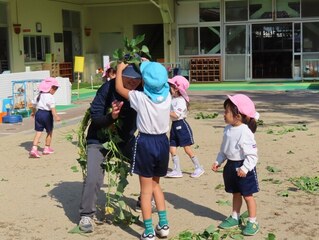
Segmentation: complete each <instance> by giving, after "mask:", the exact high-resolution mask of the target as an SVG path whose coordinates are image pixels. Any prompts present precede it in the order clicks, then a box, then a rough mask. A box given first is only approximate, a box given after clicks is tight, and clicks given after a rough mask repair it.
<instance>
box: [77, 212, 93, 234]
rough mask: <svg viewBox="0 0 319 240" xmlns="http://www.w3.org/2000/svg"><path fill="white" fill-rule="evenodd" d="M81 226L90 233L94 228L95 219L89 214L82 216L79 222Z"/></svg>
mask: <svg viewBox="0 0 319 240" xmlns="http://www.w3.org/2000/svg"><path fill="white" fill-rule="evenodd" d="M79 228H80V230H81V231H82V232H85V233H90V232H93V230H94V220H93V219H92V218H90V217H87V216H82V217H81V220H80V222H79Z"/></svg>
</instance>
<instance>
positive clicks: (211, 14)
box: [199, 2, 220, 22]
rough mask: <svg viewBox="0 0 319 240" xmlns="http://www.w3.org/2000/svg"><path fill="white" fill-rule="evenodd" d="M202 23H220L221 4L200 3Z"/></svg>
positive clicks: (200, 19)
mask: <svg viewBox="0 0 319 240" xmlns="http://www.w3.org/2000/svg"><path fill="white" fill-rule="evenodd" d="M199 21H200V22H219V21H220V3H219V2H216V3H200V4H199Z"/></svg>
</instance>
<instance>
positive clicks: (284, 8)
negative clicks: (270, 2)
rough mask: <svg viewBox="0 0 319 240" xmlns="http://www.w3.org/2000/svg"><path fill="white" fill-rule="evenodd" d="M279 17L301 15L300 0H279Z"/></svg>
mask: <svg viewBox="0 0 319 240" xmlns="http://www.w3.org/2000/svg"><path fill="white" fill-rule="evenodd" d="M276 9H277V12H276V17H277V18H296V17H300V0H277V1H276Z"/></svg>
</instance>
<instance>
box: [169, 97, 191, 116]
mask: <svg viewBox="0 0 319 240" xmlns="http://www.w3.org/2000/svg"><path fill="white" fill-rule="evenodd" d="M171 111H172V112H175V113H176V115H177V117H178V118H177V119H174V120H173V121H177V120H181V119H184V118H186V117H187V113H188V111H187V104H186V100H185V99H184V98H183V97H182V96H179V97H176V98H172V105H171Z"/></svg>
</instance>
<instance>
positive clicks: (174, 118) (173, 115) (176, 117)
mask: <svg viewBox="0 0 319 240" xmlns="http://www.w3.org/2000/svg"><path fill="white" fill-rule="evenodd" d="M170 116H171V118H172V119H173V120H176V119H178V117H179V116H178V115H177V114H176V113H175V112H174V111H171V113H170Z"/></svg>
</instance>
